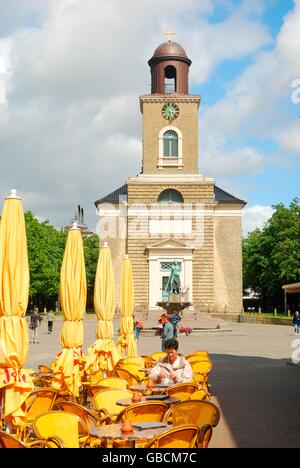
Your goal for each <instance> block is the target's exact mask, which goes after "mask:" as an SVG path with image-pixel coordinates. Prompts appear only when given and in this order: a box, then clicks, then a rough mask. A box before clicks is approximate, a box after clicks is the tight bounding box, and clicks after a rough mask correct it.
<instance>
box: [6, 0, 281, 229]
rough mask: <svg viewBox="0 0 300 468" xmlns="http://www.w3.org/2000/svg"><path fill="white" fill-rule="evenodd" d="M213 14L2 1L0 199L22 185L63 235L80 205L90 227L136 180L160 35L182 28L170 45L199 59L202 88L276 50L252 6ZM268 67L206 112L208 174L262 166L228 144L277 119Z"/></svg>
mask: <svg viewBox="0 0 300 468" xmlns="http://www.w3.org/2000/svg"><path fill="white" fill-rule="evenodd" d="M87 3H88V8H87ZM217 5H218V2H216V1H213V0H202V1H201V2H199V1H198V0H186V1H185V2H175V3H174V2H173V4H172V8H170V2H169V0H152V1H151V2H150V3H149V0H140V1H139V2H137V1H136V0H126V1H124V2H120V1H117V0H101V1H99V0H88V2H87V1H86V0H72V1H70V0H68V1H67V0H51V1H47V0H43V1H42V2H41V1H40V0H28V1H26V2H24V1H23V0H10V2H8V1H1V0H0V11H1V18H0V34H2V36H3V35H4V34H7V31H9V33H10V35H9V37H7V38H6V41H8V42H7V43H9V44H10V47H11V49H9V51H10V52H9V54H8V53H7V51H6V59H5V60H6V63H5V67H4V66H3V70H4V71H3V74H4V79H5V82H6V83H7V100H8V103H7V106H6V107H5V108H3V109H2V108H0V147H1V172H0V181H1V187H2V194H3V196H5V195H6V194H7V193H9V190H10V188H11V187H16V188H17V189H19V190H20V191H21V193H22V194H23V196H24V206H25V207H26V209H32V210H33V211H34V212H35V214H36V215H37V216H40V217H41V218H49V219H50V221H51V222H53V223H54V224H55V225H57V226H60V225H65V224H66V223H67V222H68V221H69V219H70V218H71V217H72V215H73V210H74V207H75V206H76V205H77V204H78V203H80V204H81V206H83V207H84V209H85V212H86V213H87V215H88V220H87V221H88V224H89V225H90V228H92V229H93V228H94V226H95V224H96V222H97V218H96V216H95V209H94V206H93V201H94V200H96V199H98V198H99V197H101V196H104V195H105V194H107V193H109V192H110V191H112V190H114V189H115V188H117V187H118V186H119V185H120V184H121V183H123V182H125V180H126V179H127V177H128V176H131V175H135V174H137V173H138V172H139V171H140V167H141V163H142V147H141V138H142V119H141V115H140V111H139V101H138V96H139V95H141V94H146V93H148V92H149V91H150V69H149V67H148V65H147V60H148V59H149V58H150V57H151V55H152V53H153V51H154V49H155V48H156V47H157V46H158V45H159V43H160V42H163V41H164V40H165V38H164V37H163V36H162V34H161V33H162V31H163V30H165V29H167V28H168V27H171V28H174V29H175V30H176V32H177V35H176V36H175V40H176V41H178V42H180V43H181V44H183V46H184V48H185V49H186V51H187V53H188V55H189V56H190V57H191V59H192V61H193V65H192V68H191V77H192V80H193V81H194V82H195V83H201V82H203V81H204V80H205V79H207V77H208V76H209V75H210V73H211V72H212V71H213V70H214V69H215V67H216V66H217V65H218V64H220V63H222V62H223V61H224V60H226V59H237V58H238V59H240V58H243V57H249V56H253V54H255V53H256V52H257V51H258V50H260V49H261V48H263V47H264V46H266V45H268V44H269V43H270V36H269V34H268V31H267V28H266V27H265V26H264V25H263V24H262V21H261V18H260V15H261V14H262V10H261V9H260V8H259V7H258V5H259V3H258V2H257V0H256V1H255V2H254V3H253V2H247V1H245V2H243V4H242V7H240V8H232V9H231V10H230V8H229V16H228V18H227V19H225V20H224V21H223V22H221V23H219V24H209V22H208V20H207V15H208V14H210V13H212V12H213V11H214V8H216V6H217ZM251 5H252V6H251ZM158 12H159V14H158ZM11 31H13V32H11ZM284 40H288V39H284V38H283V39H282V44H283V43H284ZM0 44H1V42H0ZM282 49H284V46H283V45H282ZM0 56H1V52H0ZM8 59H9V62H8V61H7V60H8ZM264 60H265V61H267V62H268V63H269V65H268V67H266V64H265V61H264ZM0 66H1V65H0ZM260 66H261V67H262V68H260ZM266 68H267V69H271V70H272V69H275V70H277V68H276V60H275V59H274V57H273V56H272V54H271V53H264V54H261V55H260V56H259V57H258V60H257V64H256V65H255V66H254V68H253V70H252V69H251V67H250V68H249V70H248V73H245V74H244V75H243V76H242V77H241V80H239V82H236V83H235V84H234V85H233V86H232V88H231V90H229V92H228V94H227V96H226V98H225V99H224V100H222V101H221V102H220V103H219V105H216V106H215V107H213V108H212V109H211V110H209V111H207V112H206V114H205V116H204V119H203V124H202V120H201V119H200V122H201V135H204V138H207V141H206V151H205V161H210V164H211V166H208V164H209V162H206V164H207V166H206V167H208V168H209V171H208V170H205V173H208V175H210V173H211V172H212V173H214V174H216V175H218V174H219V173H221V172H222V174H223V175H225V176H226V175H227V176H228V177H229V176H230V175H232V174H243V173H244V171H245V170H246V171H250V172H254V173H255V172H258V171H260V170H261V168H262V167H263V163H264V155H263V154H261V153H259V152H258V151H255V150H253V149H251V148H250V147H249V146H248V145H245V144H243V145H242V146H241V149H240V150H234V151H233V152H232V153H231V152H230V151H229V150H228V148H227V147H226V143H224V139H225V138H228V137H229V136H231V135H232V136H236V134H237V132H238V131H239V130H240V128H241V127H242V128H243V130H245V134H248V133H249V131H247V125H248V126H251V125H253V124H254V123H255V122H258V125H259V131H260V129H261V126H260V124H259V122H260V121H261V120H263V119H265V118H266V112H267V110H268V108H271V110H270V113H272V105H271V104H272V102H273V101H272V99H271V97H272V96H271V97H270V93H269V92H267V93H266V89H265V88H264V86H265V85H266V82H267V80H268V77H269V76H270V72H268V73H267V78H266V79H265V78H264V75H265V71H266ZM0 73H1V72H0ZM260 83H261V84H262V89H260V88H259V84H260ZM253 87H254V88H253ZM274 89H275V88H274ZM274 92H275V91H274ZM258 96H259V98H260V99H261V100H262V104H261V105H260V106H257V102H256V101H257V97H258ZM268 99H269V105H267V106H266V105H265V104H266V102H267V103H268ZM266 100H267V101H266ZM264 106H265V108H264ZM256 111H259V112H256ZM255 114H256V115H255ZM247 119H248V123H247V124H246V123H245V122H246V121H247ZM241 123H242V125H241ZM263 128H264V127H263ZM263 128H262V131H263ZM250 133H251V131H250ZM209 139H210V141H209ZM201 141H202V140H201ZM211 141H214V145H212V143H211ZM201 156H202V153H201V152H200V157H199V159H200V166H201ZM210 156H212V158H211V159H209V158H210ZM214 168H216V169H214Z"/></svg>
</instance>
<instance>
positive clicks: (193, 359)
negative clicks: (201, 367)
mask: <svg viewBox="0 0 300 468" xmlns="http://www.w3.org/2000/svg"><path fill="white" fill-rule="evenodd" d="M186 360H187V361H189V363H192V362H196V361H210V358H209V356H208V355H201V356H200V355H199V354H195V355H194V356H189V357H188V358H186Z"/></svg>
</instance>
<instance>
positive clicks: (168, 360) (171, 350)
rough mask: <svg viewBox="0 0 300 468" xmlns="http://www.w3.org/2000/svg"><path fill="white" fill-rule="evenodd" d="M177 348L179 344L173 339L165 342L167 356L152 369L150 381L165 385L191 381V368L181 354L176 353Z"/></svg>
mask: <svg viewBox="0 0 300 468" xmlns="http://www.w3.org/2000/svg"><path fill="white" fill-rule="evenodd" d="M178 347H179V343H178V341H177V340H176V339H175V338H171V339H170V340H166V341H165V350H166V353H167V356H166V357H164V358H163V359H161V360H160V361H159V362H158V363H157V364H156V366H155V367H153V369H152V370H151V372H150V374H149V378H150V379H153V380H154V381H155V382H157V383H162V384H166V385H172V384H175V383H184V382H191V381H192V380H193V370H192V367H191V365H190V363H189V362H188V361H187V360H186V359H185V358H184V357H183V356H182V354H179V353H178Z"/></svg>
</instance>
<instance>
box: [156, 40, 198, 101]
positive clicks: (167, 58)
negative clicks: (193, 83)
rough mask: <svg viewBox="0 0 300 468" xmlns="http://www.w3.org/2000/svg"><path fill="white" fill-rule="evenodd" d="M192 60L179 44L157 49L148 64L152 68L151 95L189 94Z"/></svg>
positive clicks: (169, 42) (170, 43) (172, 43)
mask: <svg viewBox="0 0 300 468" xmlns="http://www.w3.org/2000/svg"><path fill="white" fill-rule="evenodd" d="M191 63H192V62H191V60H190V59H189V58H188V57H187V55H186V52H185V50H184V49H183V47H181V45H180V44H178V43H177V42H172V41H167V42H164V43H163V44H161V45H160V46H158V47H157V49H156V50H155V51H154V54H153V57H152V58H151V59H150V60H149V62H148V64H149V66H150V68H151V94H188V93H189V79H188V77H189V67H190V65H191Z"/></svg>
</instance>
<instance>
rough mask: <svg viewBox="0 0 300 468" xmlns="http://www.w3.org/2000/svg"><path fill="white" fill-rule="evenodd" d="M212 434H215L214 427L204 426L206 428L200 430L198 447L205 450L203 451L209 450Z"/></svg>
mask: <svg viewBox="0 0 300 468" xmlns="http://www.w3.org/2000/svg"><path fill="white" fill-rule="evenodd" d="M212 434H213V428H212V426H211V425H210V424H204V426H202V427H201V428H200V431H199V435H198V440H197V442H196V447H197V448H203V449H206V448H208V445H209V442H210V439H211V437H212Z"/></svg>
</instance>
